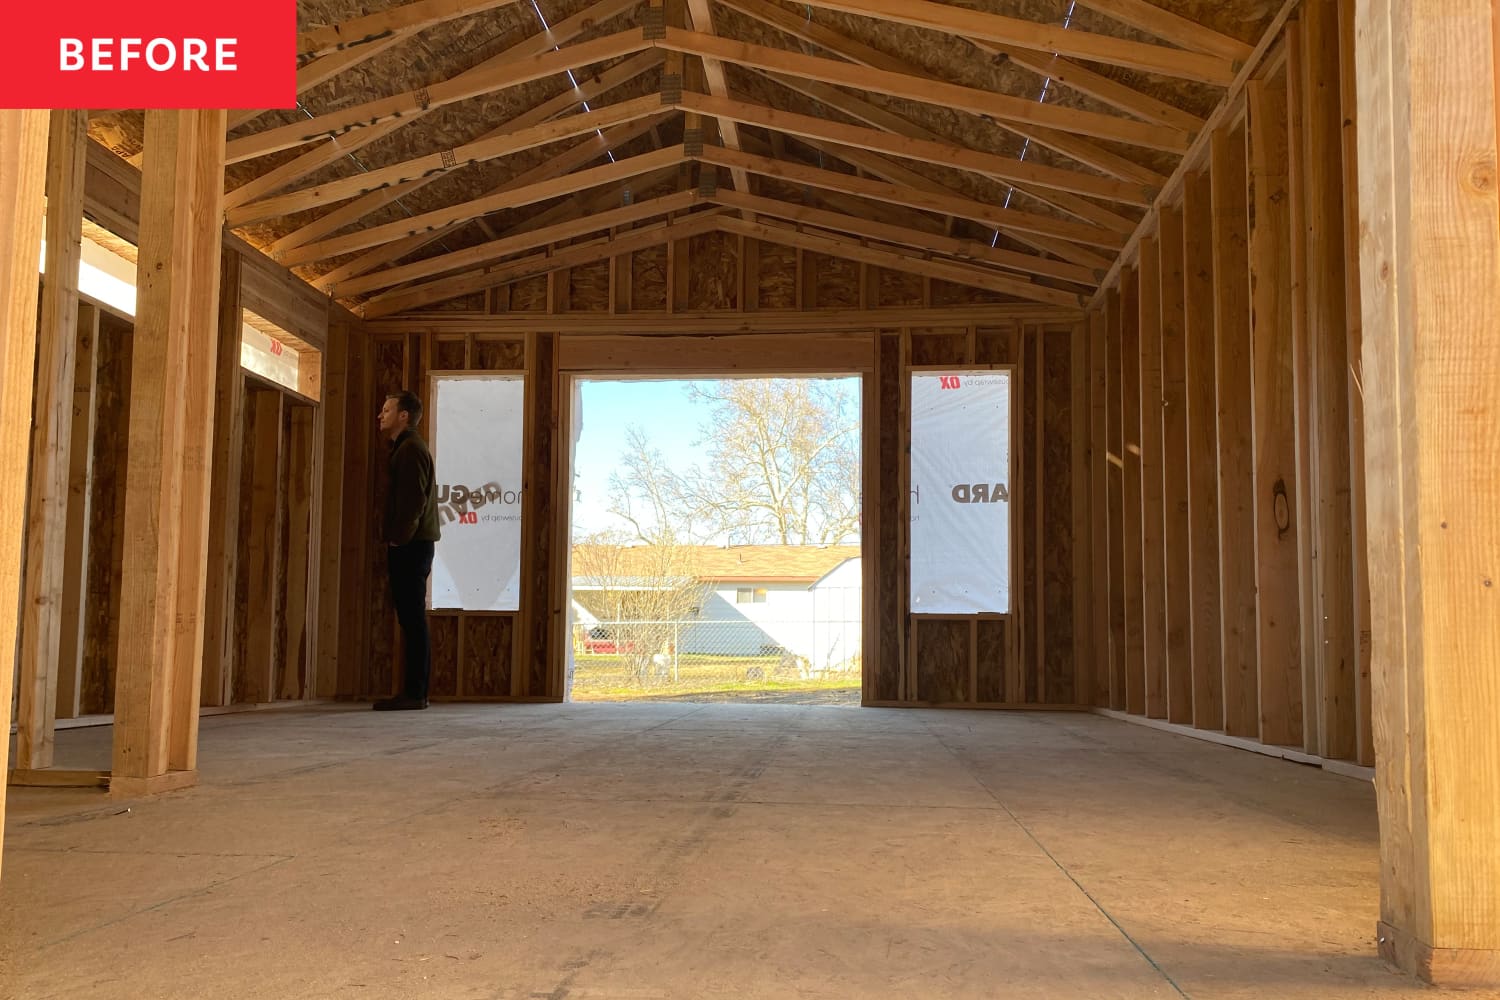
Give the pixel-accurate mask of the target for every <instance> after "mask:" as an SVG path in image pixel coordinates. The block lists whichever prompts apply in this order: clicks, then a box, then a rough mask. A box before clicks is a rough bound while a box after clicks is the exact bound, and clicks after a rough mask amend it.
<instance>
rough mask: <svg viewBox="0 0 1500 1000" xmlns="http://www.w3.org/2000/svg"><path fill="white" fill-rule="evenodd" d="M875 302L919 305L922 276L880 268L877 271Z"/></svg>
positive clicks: (886, 304) (891, 304)
mask: <svg viewBox="0 0 1500 1000" xmlns="http://www.w3.org/2000/svg"><path fill="white" fill-rule="evenodd" d="M877 275H878V277H877V279H876V289H877V299H876V304H877V305H880V306H919V305H921V304H922V276H921V275H919V274H911V273H908V272H906V271H890V270H887V269H886V268H881V269H880V270H879V271H878V272H877Z"/></svg>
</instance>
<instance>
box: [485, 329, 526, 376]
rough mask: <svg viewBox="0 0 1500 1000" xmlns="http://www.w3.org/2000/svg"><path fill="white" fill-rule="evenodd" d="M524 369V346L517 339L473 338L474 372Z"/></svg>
mask: <svg viewBox="0 0 1500 1000" xmlns="http://www.w3.org/2000/svg"><path fill="white" fill-rule="evenodd" d="M525 367H526V344H525V342H524V341H522V340H519V339H509V340H507V339H490V338H487V337H475V338H474V364H473V368H474V370H475V371H485V372H505V371H521V370H522V369H523V368H525Z"/></svg>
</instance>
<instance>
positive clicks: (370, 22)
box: [297, 0, 516, 64]
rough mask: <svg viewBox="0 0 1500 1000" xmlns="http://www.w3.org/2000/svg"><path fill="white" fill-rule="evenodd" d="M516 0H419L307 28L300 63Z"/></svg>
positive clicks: (299, 38)
mask: <svg viewBox="0 0 1500 1000" xmlns="http://www.w3.org/2000/svg"><path fill="white" fill-rule="evenodd" d="M515 2H516V0H417V2H416V3H408V4H403V5H401V6H400V7H392V8H389V9H387V10H382V11H377V12H376V13H374V14H366V15H365V16H363V17H355V18H350V19H349V20H347V21H340V22H339V23H338V24H330V25H327V26H325V27H321V28H313V29H311V30H309V31H304V32H303V33H302V34H300V35H298V36H297V60H298V63H299V64H300V63H303V62H306V61H307V60H309V59H311V58H313V57H314V56H320V55H322V54H323V53H325V52H335V51H338V50H340V49H348V48H351V47H354V46H360V45H368V44H371V43H373V42H378V41H380V40H381V39H383V38H387V37H389V36H390V35H391V34H393V33H395V32H399V31H420V30H422V29H423V28H430V27H432V26H433V25H434V24H441V23H443V22H444V21H451V20H453V19H454V18H459V17H468V16H469V15H470V14H478V13H481V12H483V11H486V10H493V9H494V8H496V7H504V6H505V5H506V4H510V3H515Z"/></svg>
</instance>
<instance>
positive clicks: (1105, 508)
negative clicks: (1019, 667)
mask: <svg viewBox="0 0 1500 1000" xmlns="http://www.w3.org/2000/svg"><path fill="white" fill-rule="evenodd" d="M1107 336H1108V319H1107V317H1106V315H1105V311H1104V309H1102V308H1100V309H1095V310H1094V311H1093V312H1091V313H1090V314H1089V327H1088V359H1089V370H1088V414H1089V429H1088V440H1089V446H1088V454H1087V477H1088V479H1087V481H1088V493H1089V544H1088V546H1087V547H1086V548H1087V552H1088V556H1087V558H1088V560H1089V563H1088V574H1087V579H1088V580H1089V581H1090V582H1091V586H1090V589H1089V591H1088V593H1087V595H1086V598H1087V606H1088V607H1089V609H1090V613H1089V620H1088V624H1087V626H1086V627H1087V628H1088V631H1089V648H1088V650H1087V651H1086V655H1087V660H1086V662H1087V664H1088V670H1089V672H1090V675H1091V676H1092V677H1093V681H1094V682H1093V684H1092V685H1088V686H1086V687H1083V688H1082V689H1081V690H1080V691H1079V698H1078V700H1079V701H1083V702H1086V703H1087V704H1089V705H1094V706H1097V707H1101V708H1103V707H1108V706H1109V704H1110V700H1109V677H1110V673H1109V656H1110V634H1109V581H1110V561H1109V484H1108V476H1109V470H1110V464H1109V462H1108V460H1107V458H1106V456H1107V455H1108V453H1109V446H1108V442H1107V430H1106V420H1107V412H1108V411H1107V402H1106V400H1107V399H1108V395H1109V383H1108V375H1107V371H1108V369H1107V368H1106V362H1105V357H1106V350H1107V348H1106V340H1105V338H1106V337H1107Z"/></svg>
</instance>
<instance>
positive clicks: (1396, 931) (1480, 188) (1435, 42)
mask: <svg viewBox="0 0 1500 1000" xmlns="http://www.w3.org/2000/svg"><path fill="white" fill-rule="evenodd" d="M1358 11H1359V13H1358V25H1357V27H1358V37H1359V46H1358V50H1357V51H1358V59H1359V79H1360V81H1361V85H1360V87H1359V93H1358V111H1359V153H1360V171H1359V184H1360V189H1359V205H1360V223H1361V225H1360V232H1361V234H1362V236H1361V241H1360V262H1361V267H1360V273H1361V275H1362V278H1363V284H1362V289H1361V290H1362V295H1361V303H1362V310H1363V312H1362V328H1363V331H1364V337H1363V340H1362V348H1363V374H1364V383H1363V385H1364V403H1365V414H1364V415H1365V430H1366V434H1367V437H1366V451H1365V470H1364V471H1365V478H1366V483H1367V489H1368V498H1367V502H1368V510H1369V566H1370V585H1371V598H1372V605H1371V623H1372V625H1373V626H1374V629H1375V632H1374V636H1373V639H1374V642H1373V651H1374V667H1375V670H1374V692H1373V693H1374V705H1375V717H1374V723H1375V750H1376V760H1377V762H1378V763H1377V767H1376V771H1375V791H1376V801H1377V805H1378V809H1379V815H1380V834H1381V836H1380V848H1381V850H1380V854H1381V857H1380V882H1381V893H1380V925H1379V928H1378V940H1379V947H1380V953H1381V954H1382V955H1383V956H1384V957H1385V958H1386V959H1387V960H1389V961H1392V962H1394V963H1395V964H1396V965H1398V966H1399V967H1401V968H1402V969H1404V970H1406V971H1408V972H1411V973H1414V974H1416V975H1418V976H1420V977H1421V978H1422V979H1424V980H1427V981H1429V982H1432V983H1435V984H1437V985H1440V986H1448V987H1460V988H1461V987H1471V988H1478V989H1485V988H1494V987H1500V894H1497V893H1496V892H1495V886H1497V885H1500V852H1497V851H1496V850H1495V845H1496V844H1497V843H1500V726H1497V725H1495V720H1496V719H1497V718H1500V669H1497V666H1500V578H1497V577H1500V573H1497V568H1500V518H1497V517H1496V515H1495V497H1497V496H1500V466H1497V464H1496V462H1495V443H1496V441H1500V409H1497V407H1496V405H1495V399H1496V397H1497V395H1500V339H1497V338H1496V336H1495V330H1496V329H1497V328H1500V282H1497V277H1500V198H1497V192H1496V186H1495V182H1494V170H1495V166H1494V165H1495V162H1496V156H1497V152H1500V141H1497V139H1500V137H1497V131H1500V100H1497V94H1496V92H1497V70H1496V63H1495V54H1496V47H1495V38H1496V33H1497V27H1500V26H1497V22H1496V15H1495V10H1494V7H1493V5H1492V4H1490V3H1488V2H1483V0H1438V2H1435V3H1432V4H1405V3H1393V2H1390V0H1373V2H1370V3H1365V4H1361V5H1360V7H1359V8H1358ZM1309 48H1310V49H1312V48H1313V46H1309ZM1367 81H1368V85H1367V84H1366V82H1367Z"/></svg>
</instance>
